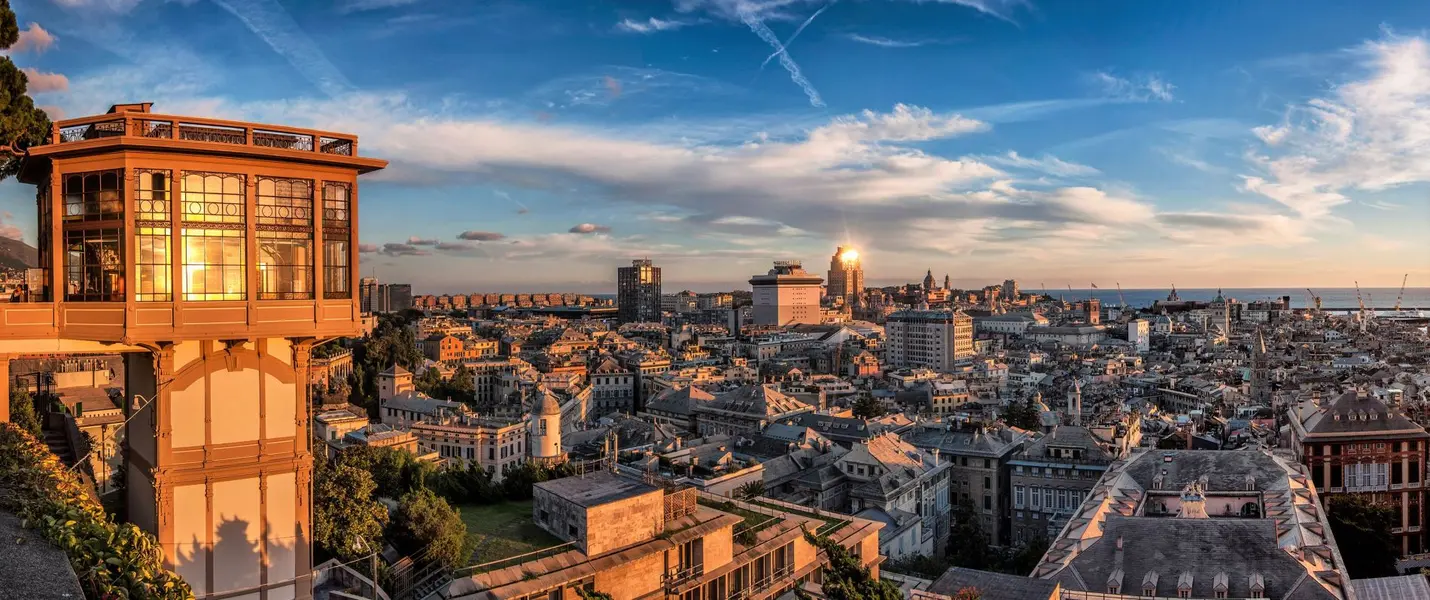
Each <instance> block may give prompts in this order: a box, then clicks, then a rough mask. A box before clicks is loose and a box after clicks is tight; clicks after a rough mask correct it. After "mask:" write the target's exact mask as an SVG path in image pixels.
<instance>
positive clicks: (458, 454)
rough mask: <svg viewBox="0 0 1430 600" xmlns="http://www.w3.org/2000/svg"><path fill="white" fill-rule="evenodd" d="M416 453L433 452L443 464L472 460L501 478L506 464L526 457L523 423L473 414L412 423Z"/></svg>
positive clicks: (523, 459) (494, 476)
mask: <svg viewBox="0 0 1430 600" xmlns="http://www.w3.org/2000/svg"><path fill="white" fill-rule="evenodd" d="M411 431H412V435H413V436H415V437H416V438H417V450H418V453H419V454H427V453H429V452H435V453H437V455H438V456H440V457H441V458H443V459H445V460H446V461H447V464H453V465H457V466H460V467H462V468H464V469H465V468H467V467H468V466H470V465H471V464H473V463H476V464H477V465H478V466H480V467H482V468H483V469H486V470H487V472H489V473H491V474H492V480H493V481H501V478H502V472H503V471H505V470H506V468H507V467H510V466H513V465H516V464H520V463H521V462H523V461H525V460H526V423H523V422H520V421H517V422H510V421H502V420H499V419H492V418H485V417H477V416H475V415H463V416H445V417H441V418H436V419H431V420H428V421H424V422H420V423H413V424H412V428H411Z"/></svg>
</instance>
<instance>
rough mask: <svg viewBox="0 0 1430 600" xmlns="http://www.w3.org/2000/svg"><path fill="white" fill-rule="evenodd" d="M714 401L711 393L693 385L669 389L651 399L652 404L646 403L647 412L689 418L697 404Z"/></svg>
mask: <svg viewBox="0 0 1430 600" xmlns="http://www.w3.org/2000/svg"><path fill="white" fill-rule="evenodd" d="M714 400H715V396H714V395H712V394H711V393H710V392H707V391H705V390H703V389H701V388H698V387H695V386H693V385H692V386H686V387H683V388H668V389H665V390H662V391H661V392H660V393H659V394H656V395H655V397H654V398H651V400H650V402H647V403H646V410H653V411H660V412H665V413H671V414H677V415H686V416H689V415H690V413H691V412H693V410H694V408H695V406H696V405H697V404H700V403H704V402H713V401H714Z"/></svg>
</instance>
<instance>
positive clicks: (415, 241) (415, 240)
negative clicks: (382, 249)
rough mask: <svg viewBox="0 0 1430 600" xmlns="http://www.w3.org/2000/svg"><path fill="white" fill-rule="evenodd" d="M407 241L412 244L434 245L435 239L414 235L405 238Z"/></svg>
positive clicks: (435, 243)
mask: <svg viewBox="0 0 1430 600" xmlns="http://www.w3.org/2000/svg"><path fill="white" fill-rule="evenodd" d="M407 243H408V244H411V245H413V246H436V245H437V240H433V239H425V238H420V237H417V236H415V235H414V236H412V237H409V238H407Z"/></svg>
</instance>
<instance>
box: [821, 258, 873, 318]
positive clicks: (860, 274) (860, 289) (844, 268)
mask: <svg viewBox="0 0 1430 600" xmlns="http://www.w3.org/2000/svg"><path fill="white" fill-rule="evenodd" d="M827 290H828V291H827V292H826V293H825V295H826V296H829V297H830V298H843V299H844V305H845V306H853V305H854V304H855V303H856V302H857V301H858V300H859V298H860V297H861V296H863V295H864V267H863V266H862V265H861V264H860V261H859V251H858V250H855V249H853V248H845V247H844V246H840V247H838V248H835V249H834V256H831V257H830V258H829V285H828V287H827Z"/></svg>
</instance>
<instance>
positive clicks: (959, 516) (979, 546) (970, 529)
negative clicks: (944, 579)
mask: <svg viewBox="0 0 1430 600" xmlns="http://www.w3.org/2000/svg"><path fill="white" fill-rule="evenodd" d="M991 550H992V549H991V548H990V547H989V543H988V535H987V534H985V533H984V532H983V521H982V520H981V519H979V517H978V511H977V510H976V509H975V508H974V506H973V502H972V501H970V500H968V499H967V498H964V499H962V500H960V501H959V503H958V504H957V505H955V506H954V507H953V525H952V527H951V528H950V529H949V532H948V558H949V562H951V563H953V565H954V566H956V567H965V568H968V569H985V568H987V567H988V566H989V565H990V564H991V563H992V562H993V556H992V551H991Z"/></svg>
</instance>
